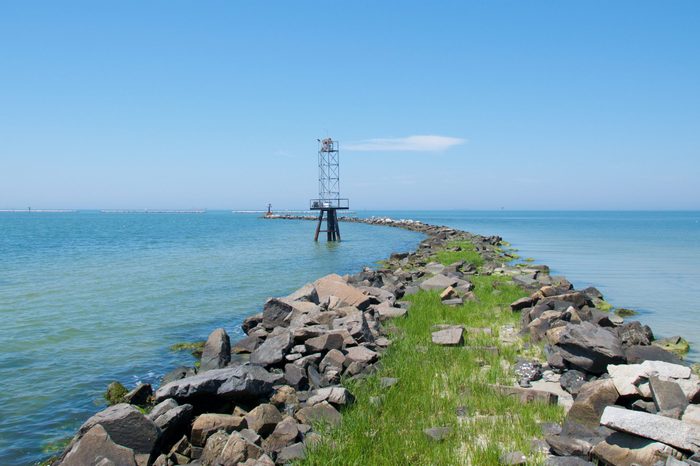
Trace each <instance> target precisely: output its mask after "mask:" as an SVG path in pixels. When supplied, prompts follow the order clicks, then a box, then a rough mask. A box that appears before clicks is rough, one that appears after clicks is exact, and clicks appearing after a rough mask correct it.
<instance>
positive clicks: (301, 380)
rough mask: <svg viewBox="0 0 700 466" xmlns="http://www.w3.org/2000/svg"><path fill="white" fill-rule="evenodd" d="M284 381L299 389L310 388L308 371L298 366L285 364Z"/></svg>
mask: <svg viewBox="0 0 700 466" xmlns="http://www.w3.org/2000/svg"><path fill="white" fill-rule="evenodd" d="M284 379H285V380H286V381H287V383H288V384H289V385H291V386H292V387H294V388H298V389H302V390H303V389H305V388H306V387H308V379H307V377H306V369H304V368H303V367H301V366H298V365H296V364H292V363H289V364H285V366H284Z"/></svg>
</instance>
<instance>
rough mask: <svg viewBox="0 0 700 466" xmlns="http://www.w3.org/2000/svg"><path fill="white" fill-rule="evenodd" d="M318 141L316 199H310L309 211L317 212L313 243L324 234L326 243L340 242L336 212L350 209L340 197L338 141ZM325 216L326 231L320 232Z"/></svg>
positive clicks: (347, 201)
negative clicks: (319, 235)
mask: <svg viewBox="0 0 700 466" xmlns="http://www.w3.org/2000/svg"><path fill="white" fill-rule="evenodd" d="M317 141H318V198H317V199H311V202H310V204H311V206H310V207H311V210H318V211H319V215H318V225H316V234H315V235H314V241H318V234H319V233H321V232H325V233H326V236H327V239H328V241H340V228H339V227H338V215H337V211H338V210H347V209H349V208H350V201H349V200H348V199H341V197H340V150H339V148H338V141H334V140H333V139H331V138H324V139H317ZM324 214H325V215H326V229H325V230H321V225H322V223H323V216H324Z"/></svg>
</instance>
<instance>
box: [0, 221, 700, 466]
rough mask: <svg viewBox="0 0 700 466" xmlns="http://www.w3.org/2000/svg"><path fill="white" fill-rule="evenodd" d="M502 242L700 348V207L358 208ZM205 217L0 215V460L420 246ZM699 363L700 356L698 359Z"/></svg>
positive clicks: (292, 224) (291, 224) (400, 234)
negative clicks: (319, 238) (193, 349)
mask: <svg viewBox="0 0 700 466" xmlns="http://www.w3.org/2000/svg"><path fill="white" fill-rule="evenodd" d="M360 215H362V216H372V215H382V216H392V217H395V218H414V219H419V220H423V221H426V222H429V223H435V224H442V225H449V226H452V227H456V228H461V229H464V230H468V231H472V232H475V233H481V234H485V235H492V234H497V235H500V236H502V237H503V238H504V239H506V240H507V241H509V242H511V243H512V244H513V246H515V247H517V248H518V249H519V250H520V252H519V253H520V254H521V255H522V257H533V258H535V259H536V262H537V263H545V264H548V265H549V266H550V267H552V270H553V272H554V273H560V274H563V275H566V276H567V277H568V278H569V279H570V280H572V281H573V282H574V284H575V285H576V286H577V287H582V286H589V285H592V286H596V287H598V288H599V289H600V290H601V291H603V293H604V294H605V295H606V298H607V299H608V301H610V302H611V303H612V304H614V305H616V306H621V307H631V308H633V309H637V310H638V311H640V315H639V316H638V318H639V319H640V320H642V321H643V322H645V323H648V324H649V325H651V327H652V328H653V329H654V331H655V333H656V334H657V335H659V336H669V335H673V334H682V335H683V336H685V337H686V338H687V339H688V340H689V341H691V344H692V345H694V346H695V347H696V348H697V346H698V345H700V337H699V336H698V335H700V332H698V330H700V304H699V303H700V268H699V267H698V265H699V264H700V212H506V211H497V212H478V211H430V212H428V211H420V212H408V211H400V212H387V211H384V212H361V213H360ZM341 229H342V233H343V239H344V241H343V242H342V243H340V244H326V243H325V242H319V243H314V242H313V241H311V236H312V232H313V224H311V223H310V222H304V221H282V220H262V219H260V218H258V217H257V216H256V215H243V214H232V213H230V212H207V213H205V214H192V215H189V214H104V213H99V212H78V213H61V214H37V213H32V214H26V213H16V214H8V213H2V214H0V233H1V234H0V258H1V259H2V260H0V318H1V319H2V325H0V394H1V397H0V419H2V421H3V422H1V423H0V464H3V465H16V464H30V463H32V462H34V461H37V460H39V459H42V458H44V457H45V456H46V454H45V453H44V452H43V451H42V450H45V451H50V444H51V443H52V442H56V441H59V440H60V439H62V438H64V437H66V436H69V435H71V434H72V433H73V432H74V431H75V429H76V428H77V427H78V426H79V425H80V424H81V423H82V421H84V420H85V419H86V418H87V417H88V416H90V415H91V414H92V413H94V412H96V411H97V410H99V409H100V407H101V406H102V400H101V396H102V393H103V391H104V389H105V387H106V386H107V384H108V383H109V382H110V381H112V380H119V381H121V382H123V383H124V384H126V385H127V386H133V385H134V384H135V383H136V382H138V381H145V382H157V381H158V379H159V377H160V376H161V375H162V374H163V373H165V372H167V371H168V370H170V369H172V368H173V367H175V366H177V365H181V364H191V363H192V358H191V356H190V355H189V354H188V353H187V352H179V353H177V352H171V351H170V350H169V349H168V348H169V346H170V345H171V344H173V343H177V342H182V341H196V340H202V339H204V338H206V336H207V334H208V333H209V332H210V331H211V330H212V329H213V328H215V327H218V326H223V327H225V328H226V329H227V331H228V332H229V333H230V334H231V335H232V338H235V337H236V336H239V335H240V323H241V322H242V320H243V318H245V317H246V316H248V315H250V314H252V313H255V312H258V311H259V309H260V308H261V306H262V303H263V301H264V299H265V298H266V297H268V296H276V295H283V294H286V293H288V292H290V291H292V290H294V289H296V288H298V287H299V286H300V285H302V284H303V283H305V282H307V281H311V280H313V279H315V278H317V277H319V276H321V275H324V274H327V273H332V272H338V273H351V272H356V271H357V270H359V269H360V268H361V267H362V266H364V265H372V264H373V263H374V262H375V261H376V260H380V259H383V258H385V257H386V256H388V255H389V253H391V252H394V251H401V250H410V249H413V248H414V247H415V246H416V245H417V243H418V242H419V241H420V239H421V238H422V236H421V235H418V234H416V233H411V232H407V231H403V230H400V229H395V228H383V227H372V226H367V225H360V224H347V223H343V224H341ZM691 357H692V358H693V359H695V360H697V359H698V353H697V351H695V350H694V351H693V352H692V353H691Z"/></svg>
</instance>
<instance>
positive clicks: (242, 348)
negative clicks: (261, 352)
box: [231, 335, 262, 354]
mask: <svg viewBox="0 0 700 466" xmlns="http://www.w3.org/2000/svg"><path fill="white" fill-rule="evenodd" d="M260 343H262V339H261V338H259V337H256V336H253V335H251V336H248V337H245V338H242V339H240V340H238V341H237V342H236V343H234V344H233V346H232V347H231V351H232V352H233V353H236V354H241V353H252V352H253V351H255V349H256V348H257V347H258V346H260Z"/></svg>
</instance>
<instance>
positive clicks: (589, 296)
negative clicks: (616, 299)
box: [500, 268, 700, 466]
mask: <svg viewBox="0 0 700 466" xmlns="http://www.w3.org/2000/svg"><path fill="white" fill-rule="evenodd" d="M500 272H501V273H509V274H516V275H522V274H525V275H526V277H525V280H522V279H521V285H522V286H523V287H525V288H529V289H531V290H533V293H532V294H531V295H530V296H528V297H526V298H523V299H520V300H518V301H516V302H514V303H512V304H511V308H512V309H513V310H514V311H519V312H521V324H522V329H521V331H522V333H524V334H527V335H529V337H530V338H531V340H533V341H544V342H545V352H546V354H547V365H546V366H545V367H543V369H544V371H545V372H549V373H553V374H558V375H557V377H558V380H559V382H558V385H559V386H560V388H561V389H563V390H565V391H567V392H569V393H570V394H571V395H572V396H573V398H574V401H573V405H572V406H571V409H570V410H569V412H568V414H567V417H566V419H565V421H564V424H563V425H562V426H561V429H560V430H558V431H557V432H554V433H552V432H550V433H548V435H546V437H545V438H546V441H547V443H548V444H549V447H550V449H551V451H552V452H553V453H555V454H556V455H560V457H558V458H551V459H550V460H549V462H548V464H551V465H557V464H562V465H564V464H592V463H588V462H587V461H588V460H595V461H598V463H599V464H612V465H632V464H636V465H640V466H645V465H648V466H652V465H665V464H674V465H683V464H688V465H697V464H700V455H699V454H698V453H699V452H700V443H698V442H699V441H700V416H699V415H698V413H700V406H699V405H698V404H697V403H700V378H698V376H697V375H695V374H693V373H692V372H691V369H690V368H689V367H687V366H686V365H683V364H682V361H681V359H680V358H679V357H678V356H677V355H676V354H674V353H672V352H669V351H666V350H664V349H663V348H661V347H660V346H657V345H654V335H653V333H652V331H651V329H650V328H649V327H647V326H645V325H642V324H641V323H640V322H637V321H630V322H625V321H624V320H622V319H620V318H614V317H616V316H613V315H612V314H610V313H608V312H604V311H602V310H600V309H599V308H597V307H596V305H597V304H598V303H601V302H603V301H602V299H603V296H602V294H601V293H600V292H599V291H598V290H596V289H595V288H587V289H585V290H580V291H577V290H574V288H573V286H572V285H571V284H570V283H568V282H567V281H566V280H565V279H562V278H556V277H550V276H549V275H547V274H543V273H542V272H543V271H542V270H527V269H523V268H520V269H519V270H514V269H513V268H505V269H501V270H500ZM541 278H543V279H541ZM526 373H527V372H526ZM541 377H542V374H541V373H540V374H539V375H538V376H536V377H535V379H537V378H541ZM530 381H531V379H530V380H526V384H527V383H528V382H530ZM550 383H551V382H550ZM521 385H523V386H529V385H525V384H523V383H522V382H521ZM546 386H547V384H546V383H545V384H539V385H538V386H537V388H542V387H545V388H546ZM557 388H558V387H557ZM571 461H579V462H578V463H572V462H571Z"/></svg>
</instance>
